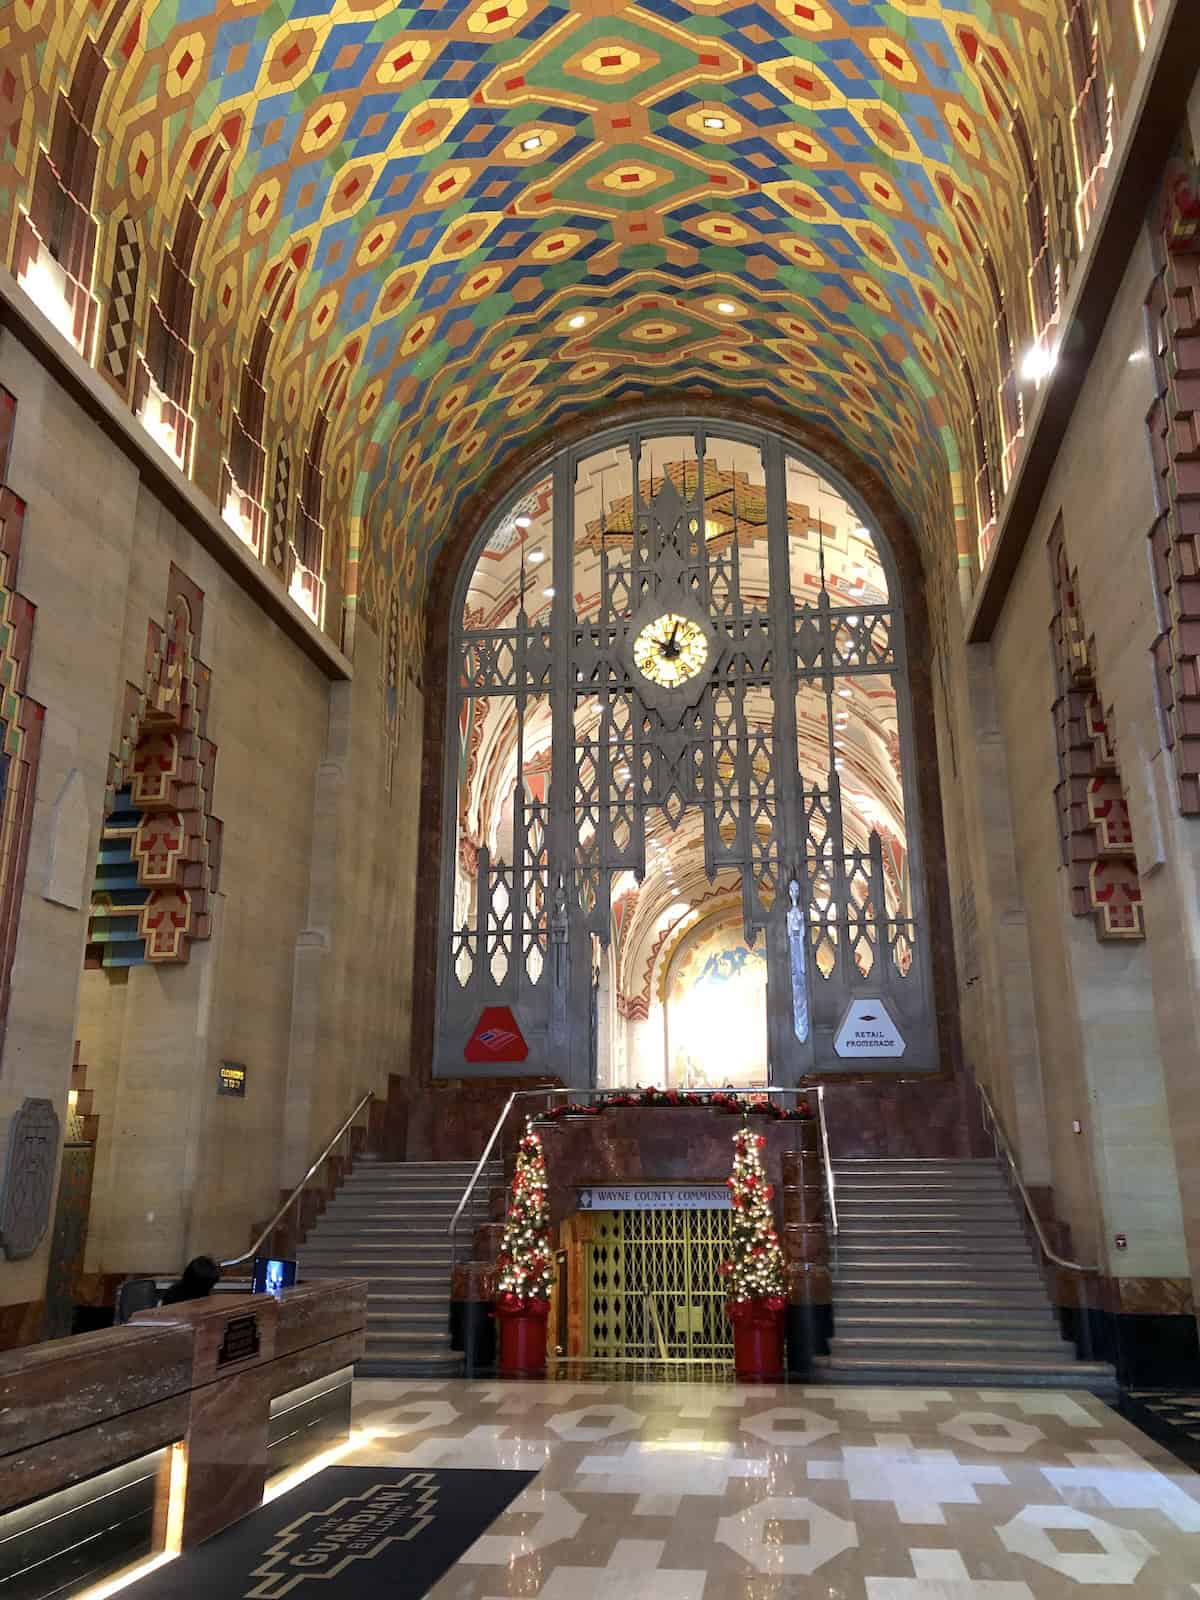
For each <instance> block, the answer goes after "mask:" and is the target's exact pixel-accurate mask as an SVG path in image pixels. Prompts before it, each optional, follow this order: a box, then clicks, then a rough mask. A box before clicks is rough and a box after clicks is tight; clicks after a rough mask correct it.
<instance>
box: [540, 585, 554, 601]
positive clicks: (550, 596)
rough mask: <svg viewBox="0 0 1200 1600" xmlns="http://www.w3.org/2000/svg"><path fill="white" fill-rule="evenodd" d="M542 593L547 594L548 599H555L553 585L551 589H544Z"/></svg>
mask: <svg viewBox="0 0 1200 1600" xmlns="http://www.w3.org/2000/svg"><path fill="white" fill-rule="evenodd" d="M542 593H543V594H544V595H545V596H546V599H547V600H553V599H554V588H553V586H551V587H550V588H549V589H543V590H542Z"/></svg>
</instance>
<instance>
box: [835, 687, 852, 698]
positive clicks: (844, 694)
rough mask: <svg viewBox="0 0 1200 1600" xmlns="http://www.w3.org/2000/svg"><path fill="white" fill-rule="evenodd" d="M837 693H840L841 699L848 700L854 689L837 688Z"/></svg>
mask: <svg viewBox="0 0 1200 1600" xmlns="http://www.w3.org/2000/svg"><path fill="white" fill-rule="evenodd" d="M838 693H839V694H840V695H841V697H842V699H843V700H849V698H850V696H851V695H852V694H853V693H854V691H853V689H839V690H838Z"/></svg>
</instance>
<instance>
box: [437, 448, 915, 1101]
mask: <svg viewBox="0 0 1200 1600" xmlns="http://www.w3.org/2000/svg"><path fill="white" fill-rule="evenodd" d="M896 594H897V584H896V579H895V572H894V567H893V563H892V558H891V554H890V552H889V551H888V549H887V548H886V545H885V544H884V542H883V541H882V539H881V538H880V537H879V536H878V534H877V533H875V532H873V530H872V529H871V528H870V526H869V523H868V521H867V519H865V518H864V516H863V515H862V509H861V507H860V506H858V505H857V504H856V502H855V500H854V497H853V495H852V494H851V493H850V491H849V490H848V489H846V487H845V486H844V485H841V484H839V483H838V482H837V481H836V479H835V478H834V477H833V475H832V474H831V473H830V472H829V471H828V470H827V469H825V468H824V467H822V466H821V465H820V464H819V463H817V462H814V461H811V460H809V459H807V458H805V457H803V456H802V455H801V454H800V453H798V452H797V451H796V450H795V449H794V448H793V447H791V446H789V445H787V444H786V443H785V442H784V441H783V440H782V439H780V438H778V437H775V436H774V435H771V434H767V433H762V432H759V431H756V430H748V429H738V428H734V427H730V426H728V425H722V426H721V427H720V429H719V430H715V429H714V430H709V429H708V428H706V427H705V426H704V425H702V424H700V423H696V422H692V421H688V420H681V421H679V422H677V423H670V424H661V425H656V426H655V427H654V428H653V429H631V430H626V431H621V432H612V433H608V434H604V435H601V436H599V437H597V438H596V439H594V440H592V441H589V442H588V443H587V444H586V445H583V446H579V447H575V448H572V449H570V450H567V451H564V452H563V454H562V455H561V456H560V457H559V458H558V459H557V460H556V461H555V462H554V463H553V466H552V467H551V468H550V469H549V470H548V471H546V472H543V473H542V474H540V475H539V476H538V477H537V478H536V479H533V480H531V481H530V482H529V483H527V484H525V485H524V486H523V487H522V489H521V490H520V491H519V492H518V493H517V495H515V496H514V497H513V499H512V500H511V501H510V502H509V503H508V504H507V505H506V506H505V508H504V510H503V511H502V512H501V513H500V514H499V515H498V516H497V517H496V518H495V519H494V520H493V522H492V523H491V524H490V525H489V526H488V527H486V528H484V529H483V530H482V531H481V534H480V538H479V540H478V542H477V545H476V548H475V552H474V554H473V556H472V558H471V560H470V561H468V563H467V564H466V566H465V568H464V571H463V574H462V577H461V579H460V583H459V591H458V596H457V601H456V613H455V628H454V632H453V636H452V643H451V651H452V657H451V675H450V676H451V688H450V706H449V712H450V716H451V719H452V726H453V727H454V728H455V729H456V730H457V733H458V739H457V741H456V742H455V743H454V744H453V747H452V750H451V755H450V758H449V760H448V763H447V772H446V799H447V806H446V816H447V818H448V819H449V820H448V832H447V838H446V850H445V858H444V875H443V892H442V901H441V905H442V925H441V931H440V935H439V955H440V959H439V1019H438V1034H437V1047H436V1055H435V1070H436V1071H437V1072H438V1073H440V1074H455V1075H458V1074H461V1073H463V1072H464V1071H470V1070H472V1068H471V1066H470V1065H467V1064H465V1063H464V1051H466V1050H467V1047H468V1045H469V1043H470V1041H471V1040H472V1038H473V1036H474V1037H475V1042H474V1044H473V1045H471V1048H470V1051H469V1054H470V1055H471V1056H472V1057H473V1058H474V1060H475V1062H476V1063H477V1070H480V1071H489V1070H494V1069H495V1066H503V1068H504V1070H506V1071H512V1070H518V1071H529V1072H554V1073H557V1074H559V1075H560V1076H561V1077H562V1078H563V1079H564V1081H566V1082H568V1083H571V1084H575V1085H580V1086H583V1085H587V1084H590V1083H593V1082H595V1081H596V1076H597V1071H598V1070H600V1071H601V1073H602V1075H605V1076H608V1077H612V1076H613V1075H614V1072H613V1059H614V1052H613V1048H612V1045H611V1042H610V1043H609V1044H608V1045H607V1046H606V1043H605V1041H606V1039H609V1038H610V1035H609V1034H606V1032H605V1018H604V1016H603V1015H602V1013H603V1012H604V1010H605V1008H606V1007H607V1008H608V1009H609V1011H611V1012H612V1014H613V1015H614V1016H619V1017H621V1018H623V1019H626V1020H628V1019H633V1022H634V1023H636V1021H637V1020H638V1018H639V1017H640V1016H641V1015H642V1014H644V1013H645V1011H646V1009H647V1008H648V1007H649V1006H651V1005H652V1004H653V1003H654V1002H653V996H652V986H653V973H654V970H655V964H656V963H657V962H659V961H665V960H666V959H667V958H668V956H669V952H670V949H671V948H672V941H673V940H675V939H676V938H677V936H678V934H679V932H680V931H681V930H685V929H686V928H688V927H693V926H695V925H696V923H697V922H698V921H699V920H700V919H702V918H703V917H704V916H705V915H707V914H709V913H710V912H712V911H713V910H715V909H720V907H721V906H727V905H728V903H729V902H730V901H731V900H733V899H736V901H737V903H738V904H739V906H740V915H741V919H742V922H743V925H744V929H745V935H746V939H747V941H749V943H750V944H751V945H753V947H754V948H755V950H756V951H757V950H761V951H763V953H764V954H765V957H766V962H767V974H768V976H767V1002H766V1003H767V1012H768V1017H767V1022H768V1026H767V1039H768V1056H769V1060H768V1062H767V1063H764V1075H765V1076H769V1078H770V1080H771V1081H772V1082H774V1083H778V1084H790V1083H796V1082H798V1081H799V1080H800V1079H801V1078H802V1077H804V1076H808V1075H812V1074H814V1073H823V1074H829V1073H834V1072H845V1071H847V1070H852V1071H855V1072H861V1071H863V1070H871V1071H878V1070H889V1069H892V1070H903V1071H904V1072H906V1073H910V1072H920V1071H933V1070H935V1068H936V1065H937V1060H936V1039H935V1033H934V1024H933V1012H932V1006H931V1003H930V981H929V962H928V953H927V938H926V928H925V923H924V913H923V895H922V872H921V865H920V829H919V818H918V817H917V815H916V812H915V790H914V787H913V784H912V781H911V770H910V769H911V758H910V757H909V755H908V753H909V751H910V749H911V727H910V707H909V696H908V687H907V679H906V670H905V668H906V659H905V648H904V625H903V623H904V619H903V616H902V614H901V612H900V610H899V609H897V608H896V606H895V604H894V598H895V596H896ZM647 974H649V977H647ZM639 986H640V987H639ZM489 1007H507V1008H509V1011H510V1012H511V1015H512V1018H513V1019H514V1020H515V1022H516V1025H517V1030H519V1032H520V1034H521V1035H522V1036H523V1038H524V1040H525V1041H526V1043H527V1045H528V1055H527V1057H526V1058H525V1059H524V1060H523V1061H522V1062H521V1063H520V1065H518V1066H514V1065H513V1054H514V1052H513V1048H512V1040H511V1039H506V1038H505V1037H504V1036H505V1034H506V1033H508V1034H511V1032H512V1031H513V1030H512V1029H511V1028H509V1026H508V1024H507V1021H506V1019H505V1018H504V1014H503V1013H494V1014H493V1020H492V1025H491V1026H490V1027H488V1026H484V1028H483V1030H482V1032H483V1034H484V1035H485V1036H488V1037H487V1038H485V1040H484V1043H483V1045H482V1046H481V1044H480V1040H479V1038H478V1036H477V1035H478V1034H479V1025H480V1021H481V1018H484V1016H485V1012H486V1010H487V1008H489ZM639 1008H641V1009H640V1010H639ZM496 1018H499V1020H496ZM488 1038H490V1041H491V1042H490V1044H489V1043H488ZM617 1054H619V1052H617ZM712 1065H713V1069H714V1073H715V1076H713V1075H710V1081H719V1079H720V1064H719V1062H716V1063H713V1064H712ZM617 1075H619V1074H617ZM629 1076H632V1074H629ZM643 1081H645V1079H643Z"/></svg>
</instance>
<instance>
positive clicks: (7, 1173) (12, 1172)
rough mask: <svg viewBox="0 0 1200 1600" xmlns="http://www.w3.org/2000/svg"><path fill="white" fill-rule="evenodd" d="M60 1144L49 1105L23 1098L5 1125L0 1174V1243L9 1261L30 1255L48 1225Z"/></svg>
mask: <svg viewBox="0 0 1200 1600" xmlns="http://www.w3.org/2000/svg"><path fill="white" fill-rule="evenodd" d="M58 1145H59V1124H58V1113H57V1112H56V1111H55V1109H54V1106H53V1103H52V1102H51V1101H49V1100H37V1099H33V1098H28V1097H27V1098H26V1099H25V1101H24V1102H23V1104H22V1106H21V1109H20V1110H19V1111H18V1112H17V1114H16V1116H14V1117H13V1119H12V1122H11V1123H10V1124H9V1129H8V1155H7V1159H6V1160H5V1163H4V1175H3V1177H2V1178H0V1245H3V1247H4V1254H5V1255H6V1256H7V1257H8V1259H9V1260H10V1261H20V1260H22V1259H23V1258H24V1257H25V1256H31V1255H32V1254H33V1252H34V1251H35V1250H36V1249H37V1247H38V1245H39V1244H41V1242H42V1238H43V1237H44V1235H45V1232H46V1229H47V1227H48V1226H49V1225H50V1204H51V1201H52V1200H53V1198H54V1168H55V1164H56V1162H57V1160H58Z"/></svg>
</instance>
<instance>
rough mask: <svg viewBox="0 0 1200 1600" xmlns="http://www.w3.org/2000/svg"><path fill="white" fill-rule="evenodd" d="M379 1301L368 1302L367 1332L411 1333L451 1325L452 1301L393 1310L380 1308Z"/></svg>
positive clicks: (439, 1329) (437, 1330) (437, 1329)
mask: <svg viewBox="0 0 1200 1600" xmlns="http://www.w3.org/2000/svg"><path fill="white" fill-rule="evenodd" d="M378 1305H379V1302H378V1301H374V1302H373V1301H370V1300H368V1302H367V1333H368V1335H374V1334H376V1333H409V1332H414V1331H419V1330H421V1329H427V1328H432V1329H434V1330H435V1331H436V1332H439V1333H440V1332H441V1331H442V1329H444V1328H448V1327H449V1325H450V1302H449V1300H443V1301H442V1303H441V1305H440V1306H439V1305H436V1304H429V1305H424V1306H415V1305H407V1306H397V1307H396V1308H395V1309H393V1310H386V1309H385V1310H381V1309H378Z"/></svg>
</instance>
